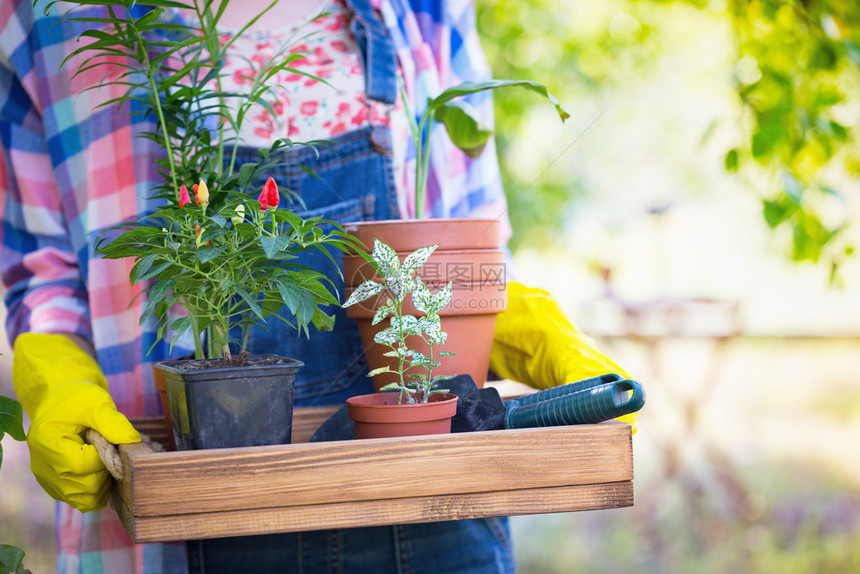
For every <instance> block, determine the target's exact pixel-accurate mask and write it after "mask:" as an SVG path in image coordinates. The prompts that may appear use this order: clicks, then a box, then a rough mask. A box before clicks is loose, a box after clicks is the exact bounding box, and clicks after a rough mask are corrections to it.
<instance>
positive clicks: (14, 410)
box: [0, 395, 27, 441]
mask: <svg viewBox="0 0 860 574" xmlns="http://www.w3.org/2000/svg"><path fill="white" fill-rule="evenodd" d="M3 433H9V436H11V437H12V438H14V439H15V440H17V441H23V440H26V438H27V437H26V436H25V434H24V411H23V409H22V408H21V403H19V402H18V401H16V400H15V399H11V398H9V397H4V396H2V395H0V439H2V438H3Z"/></svg>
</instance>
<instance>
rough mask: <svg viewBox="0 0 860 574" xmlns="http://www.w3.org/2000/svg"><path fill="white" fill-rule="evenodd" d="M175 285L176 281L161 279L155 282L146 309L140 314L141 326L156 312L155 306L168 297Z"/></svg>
mask: <svg viewBox="0 0 860 574" xmlns="http://www.w3.org/2000/svg"><path fill="white" fill-rule="evenodd" d="M175 284H176V281H174V280H173V279H159V280H158V281H156V282H155V284H154V285H153V286H152V289H150V290H149V300H148V301H147V302H146V307H145V308H144V309H143V312H141V314H140V324H141V325H143V322H144V320H145V319H146V318H147V317H148V316H149V315H150V314H151V313H152V311H153V310H155V306H156V305H158V304H159V303H160V302H161V300H162V299H164V298H165V297H166V296H167V294H168V293H169V292H170V290H171V289H173V286H174V285H175Z"/></svg>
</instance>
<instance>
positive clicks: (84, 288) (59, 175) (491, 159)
mask: <svg viewBox="0 0 860 574" xmlns="http://www.w3.org/2000/svg"><path fill="white" fill-rule="evenodd" d="M374 6H375V7H376V8H377V9H378V10H379V11H380V13H381V14H382V16H383V21H384V22H385V24H386V26H387V27H388V29H389V32H390V34H391V37H392V39H393V40H394V43H395V48H396V50H397V55H398V60H399V64H400V69H401V72H402V75H403V79H404V82H405V83H406V86H407V91H408V93H410V94H411V95H412V99H413V100H414V101H415V102H426V99H427V96H428V95H433V94H436V93H438V92H439V91H441V89H443V88H444V87H447V86H451V85H454V84H456V83H459V82H460V81H462V80H465V79H471V80H480V79H485V78H487V77H489V69H488V67H487V64H486V62H485V60H484V57H483V52H482V50H481V48H480V45H479V42H478V38H477V34H476V30H475V14H474V6H473V5H472V2H471V1H470V0H459V1H458V0H453V1H442V0H435V1H434V0H412V1H411V2H409V1H407V0H376V1H375V2H374ZM58 9H60V10H64V9H65V8H63V7H62V4H60V5H59V6H54V7H53V8H52V9H51V13H50V15H47V16H46V15H45V14H44V11H43V6H42V4H40V5H39V6H38V7H37V8H34V7H33V5H32V1H31V0H0V152H2V153H0V218H2V228H0V267H2V279H3V287H4V289H5V303H6V306H7V309H8V319H7V325H6V330H7V336H8V338H9V340H10V342H13V341H14V339H15V338H16V337H17V336H18V334H20V333H23V332H40V333H56V332H70V333H75V334H77V335H79V336H81V337H83V338H84V339H86V340H89V341H92V343H93V345H94V347H95V349H96V352H97V356H98V361H99V364H100V365H101V367H102V369H103V371H104V373H105V375H106V377H107V379H108V382H109V385H110V390H111V394H112V396H113V397H114V399H115V401H116V403H117V407H118V408H119V410H120V411H121V412H123V413H125V414H126V415H127V416H129V417H139V416H149V415H156V414H158V413H159V412H160V405H159V402H158V401H159V399H158V396H157V392H156V391H155V389H154V386H153V382H152V369H151V362H153V361H157V360H161V359H165V358H168V352H167V345H166V344H157V345H156V346H155V347H154V349H153V350H152V352H151V353H150V354H149V355H147V350H148V349H149V348H150V346H151V345H152V343H153V341H154V340H155V329H154V327H153V324H152V323H151V322H149V323H145V324H144V325H143V326H139V325H138V319H139V317H140V313H141V310H142V308H143V306H144V305H145V302H146V296H145V293H144V294H143V295H142V296H138V295H141V291H145V286H144V287H141V286H140V285H136V286H131V285H130V283H129V272H130V270H131V267H132V264H133V262H132V261H127V260H118V261H109V260H104V259H100V258H97V257H94V256H93V238H94V235H95V234H96V233H97V232H98V231H99V230H101V229H104V228H105V227H107V226H110V225H114V224H116V223H118V222H120V221H122V220H124V219H127V218H129V217H133V216H134V215H136V214H137V213H139V212H141V211H143V210H146V209H148V208H151V207H153V206H150V205H147V201H146V199H145V198H147V197H148V190H149V189H150V186H151V185H152V184H153V183H154V181H155V180H156V177H157V175H156V172H155V170H154V166H153V164H152V162H151V159H150V154H151V153H152V151H153V149H152V143H151V142H150V141H149V140H147V139H145V138H141V137H135V136H136V135H138V134H139V133H141V132H144V131H148V130H149V129H151V128H152V126H151V125H147V124H145V123H144V121H145V120H144V119H143V117H142V115H129V114H126V113H120V114H117V113H116V112H115V108H114V107H102V108H98V107H97V104H98V102H102V101H106V100H108V99H110V98H113V97H117V96H119V95H120V94H121V93H122V91H123V89H124V88H123V87H122V86H104V87H101V88H98V89H96V90H90V91H85V88H86V87H88V86H90V85H93V84H96V83H98V82H99V81H100V80H101V74H102V72H101V71H100V70H94V71H91V72H89V73H84V74H81V75H79V76H77V77H74V78H73V77H72V75H73V73H74V71H75V70H76V69H77V65H76V64H77V63H76V62H75V61H71V62H69V63H67V64H66V66H64V67H62V68H61V66H60V64H61V62H62V61H63V59H64V58H65V57H66V55H67V54H69V53H70V52H71V51H73V50H74V49H75V48H77V47H78V44H77V43H76V42H75V38H77V37H78V35H79V34H80V32H81V31H82V30H83V28H82V27H81V25H80V24H77V23H70V22H67V21H62V20H60V19H59V18H58V17H57V10H58ZM90 12H91V14H92V15H103V12H102V9H100V8H98V9H91V10H90ZM94 12H99V14H95V13H94ZM75 14H76V15H83V14H84V11H82V10H78V11H76V12H75ZM470 101H471V103H472V104H473V105H475V106H476V107H477V108H478V110H479V112H480V113H481V114H483V115H484V116H485V118H486V119H490V118H491V117H492V99H491V97H490V96H489V95H486V94H484V95H480V94H478V95H475V96H473V97H471V99H470ZM431 142H432V143H431V145H432V151H431V157H432V158H433V161H432V165H431V174H430V177H429V186H428V207H429V213H431V214H432V216H433V217H448V216H454V217H468V216H475V217H479V216H489V217H501V218H503V219H504V220H505V222H506V221H507V218H506V216H505V215H504V214H505V201H504V195H503V192H502V188H501V181H500V177H499V171H498V164H497V160H496V154H495V149H494V147H493V144H492V142H490V144H489V145H488V147H487V149H486V151H485V153H484V154H483V155H482V156H481V158H479V159H477V160H470V159H468V158H467V157H466V156H465V155H464V154H462V153H460V152H459V151H458V150H457V149H456V148H454V147H453V146H452V144H451V143H450V141H448V139H447V136H446V135H445V133H444V128H443V127H442V126H436V127H435V128H434V131H433V134H432V136H431ZM410 145H411V144H410ZM414 156H415V153H414V149H412V150H411V152H408V153H407V165H406V167H405V169H406V173H413V172H414V161H415V160H414ZM442 189H444V190H445V193H444V195H443V194H442V193H441V191H440V190H442ZM401 205H402V206H406V207H405V210H406V215H408V214H411V213H412V212H413V210H414V205H411V204H410V202H409V199H407V198H401ZM192 349H193V345H191V341H190V339H186V340H184V341H180V342H179V343H178V344H177V346H176V347H175V348H174V350H173V355H174V356H181V355H183V354H186V353H188V352H190V351H191V350H192ZM56 527H57V551H58V559H59V563H58V569H59V572H61V573H66V572H94V573H95V572H108V573H113V572H123V573H125V572H146V573H162V572H184V571H185V556H184V546H183V545H182V544H146V545H134V544H132V542H131V540H130V539H129V537H128V535H127V534H126V533H125V531H124V529H123V528H122V526H121V525H120V524H119V522H118V519H117V518H116V516H115V514H114V513H113V511H112V510H105V511H101V512H94V513H88V514H80V513H79V512H78V511H76V510H72V509H71V508H70V507H68V506H67V505H64V504H60V505H58V510H57V518H56Z"/></svg>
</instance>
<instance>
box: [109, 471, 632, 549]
mask: <svg viewBox="0 0 860 574" xmlns="http://www.w3.org/2000/svg"><path fill="white" fill-rule="evenodd" d="M113 503H114V507H115V508H116V510H117V512H118V514H119V515H120V517H121V518H122V520H123V523H124V524H125V525H126V527H127V528H128V529H129V532H130V534H131V535H132V538H133V540H134V541H135V542H138V543H143V542H166V541H172V540H189V539H196V538H219V537H226V536H243V535H251V534H271V533H275V532H296V531H306V530H320V529H329V528H353V527H359V526H381V525H385V524H409V523H418V522H434V521H440V520H460V519H466V518H478V517H487V516H515V515H521V514H543V513H551V512H574V511H582V510H598V509H607V508H622V507H626V506H632V505H633V483H632V481H629V480H628V481H621V482H610V483H603V484H581V485H575V486H559V487H549V488H537V489H521V490H510V491H502V492H480V493H471V494H454V495H438V496H420V497H413V498H394V499H386V500H368V501H360V502H347V503H333V504H318V505H308V506H291V507H275V508H264V509H253V510H233V511H223V512H207V513H200V514H186V515H168V516H154V517H134V516H133V515H132V514H131V511H130V510H129V507H128V506H127V505H126V503H125V502H124V501H123V500H122V498H120V497H119V496H115V497H114V500H113Z"/></svg>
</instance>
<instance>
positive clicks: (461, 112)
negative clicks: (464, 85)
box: [433, 101, 493, 158]
mask: <svg viewBox="0 0 860 574" xmlns="http://www.w3.org/2000/svg"><path fill="white" fill-rule="evenodd" d="M476 114H477V111H476V110H475V108H474V107H473V106H471V105H470V104H469V103H468V102H464V101H453V102H448V103H447V104H445V105H443V106H440V107H439V108H437V109H436V111H435V112H434V113H433V119H434V120H436V121H437V122H440V123H442V124H445V129H446V130H447V131H448V137H449V138H450V139H451V143H453V144H454V145H455V146H457V147H458V148H459V149H461V150H462V151H463V152H464V153H465V154H466V155H467V156H469V157H471V158H477V157H479V156H480V155H481V152H483V151H484V147H485V146H486V145H487V142H488V141H489V140H490V136H492V135H493V128H492V126H489V125H487V124H485V123H483V122H481V120H480V119H479V118H477V117H476Z"/></svg>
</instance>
